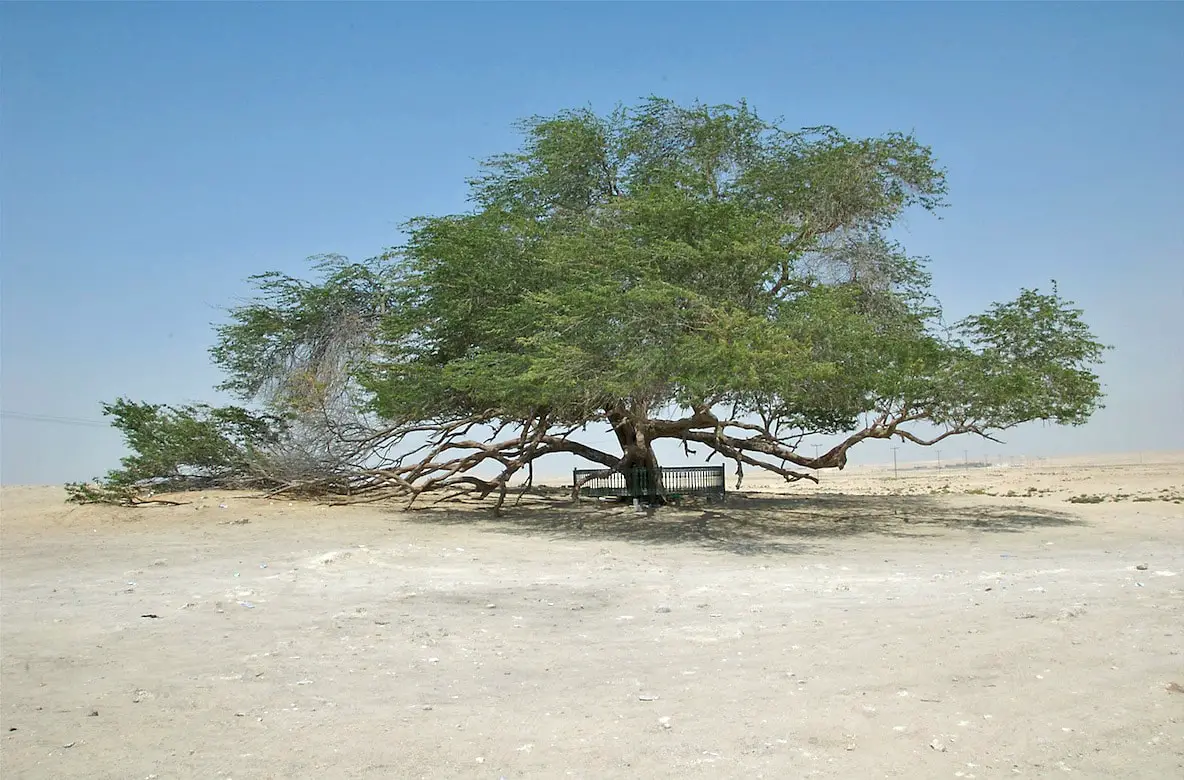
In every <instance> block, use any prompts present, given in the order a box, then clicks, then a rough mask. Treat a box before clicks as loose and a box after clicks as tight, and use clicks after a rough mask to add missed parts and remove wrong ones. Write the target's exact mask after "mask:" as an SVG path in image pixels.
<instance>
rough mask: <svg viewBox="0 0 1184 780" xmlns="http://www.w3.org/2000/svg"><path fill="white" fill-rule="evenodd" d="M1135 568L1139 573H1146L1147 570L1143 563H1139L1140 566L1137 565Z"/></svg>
mask: <svg viewBox="0 0 1184 780" xmlns="http://www.w3.org/2000/svg"><path fill="white" fill-rule="evenodd" d="M1135 568H1136V569H1138V570H1139V571H1147V568H1148V567H1147V564H1145V563H1140V564H1139V565H1138V566H1136V567H1135Z"/></svg>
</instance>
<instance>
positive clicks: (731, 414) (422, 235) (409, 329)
mask: <svg viewBox="0 0 1184 780" xmlns="http://www.w3.org/2000/svg"><path fill="white" fill-rule="evenodd" d="M521 129H522V135H523V143H522V146H521V148H520V149H519V150H518V151H516V152H513V153H510V154H505V155H501V156H498V157H495V158H493V159H491V160H489V161H487V162H486V163H485V164H484V166H483V168H482V169H481V172H480V174H479V175H478V176H476V177H475V178H474V179H473V180H471V182H470V184H471V193H472V196H471V204H472V206H471V208H470V209H469V210H468V211H466V212H465V213H461V214H455V215H448V216H436V217H423V218H419V219H416V220H413V221H412V222H410V223H409V225H408V226H407V232H408V236H409V237H408V239H407V241H406V243H405V244H404V245H402V246H401V247H398V248H396V249H393V250H390V251H388V252H387V253H385V254H383V255H382V256H380V257H377V258H374V259H372V260H370V261H366V262H364V263H349V262H348V261H345V260H344V259H341V258H329V259H328V260H327V261H326V263H325V265H324V270H325V272H326V273H325V275H324V276H323V278H322V279H321V280H320V281H317V282H305V281H301V280H298V279H294V278H291V277H287V276H283V275H278V274H268V275H265V276H262V277H257V278H256V280H257V282H258V286H259V295H258V297H256V298H255V299H254V300H251V301H249V302H247V303H245V304H244V305H241V306H239V307H237V308H235V309H233V310H232V311H231V318H230V321H229V323H228V324H226V325H224V326H223V327H221V328H220V329H219V340H218V344H217V346H216V347H215V348H214V351H213V355H214V358H215V361H216V362H217V363H218V364H219V365H220V366H221V367H222V368H223V369H225V370H226V371H227V374H228V377H229V378H228V381H227V383H226V387H227V388H228V389H231V390H234V391H236V392H238V393H239V394H240V395H241V396H242V397H243V398H244V399H246V400H248V401H254V402H259V401H262V402H264V403H265V404H266V405H267V406H269V407H270V408H271V409H273V410H279V411H285V412H286V413H288V415H289V416H290V417H293V418H294V419H297V420H303V421H304V422H305V424H306V427H308V428H309V429H316V430H318V431H320V433H319V434H317V435H315V436H312V437H311V438H312V439H313V440H315V441H317V442H319V443H318V444H317V446H318V447H322V448H330V447H337V449H336V450H335V451H334V452H335V453H336V454H335V455H334V457H335V458H336V459H337V460H335V461H334V462H339V463H343V464H346V465H348V468H349V469H351V470H352V473H353V474H354V477H353V482H352V484H353V486H354V487H353V489H355V490H364V489H373V488H378V487H392V488H396V489H399V490H402V491H406V492H408V493H410V495H411V496H412V499H413V500H414V496H417V495H419V494H420V493H421V492H423V491H426V490H436V489H441V488H448V487H458V488H471V489H476V491H477V492H479V493H480V494H482V495H488V494H489V493H491V492H497V493H498V494H499V496H500V497H501V498H504V496H505V492H506V486H507V483H508V482H509V480H511V478H514V477H515V476H516V475H518V476H521V475H522V472H524V470H525V471H529V469H530V468H531V464H532V463H533V462H534V461H535V460H537V459H539V458H541V457H543V456H546V455H551V454H555V453H567V454H570V455H576V456H579V457H581V458H584V459H586V460H588V461H591V462H593V463H596V464H600V465H601V466H603V467H605V468H606V469H614V470H622V471H624V470H629V469H634V468H644V469H649V470H651V471H652V470H654V469H656V467H657V465H658V462H657V457H656V455H655V449H654V445H655V442H658V441H661V440H664V439H665V440H674V441H676V442H680V443H682V445H683V446H685V447H688V448H689V447H691V446H696V447H699V448H706V449H707V450H709V451H711V452H712V454H715V453H718V455H720V456H722V457H724V458H726V459H730V460H731V461H733V462H734V463H735V464H736V466H737V469H738V473H739V474H742V473H743V469H744V468H745V467H755V468H760V469H764V470H766V471H770V472H773V473H775V474H778V475H781V476H782V477H784V478H786V479H788V480H799V479H813V478H814V477H813V475H812V474H811V473H810V471H811V470H817V469H825V468H842V467H843V466H844V464H845V463H846V460H847V452H848V450H849V449H850V448H851V447H852V446H854V445H856V444H858V443H859V442H861V441H864V440H866V439H888V438H898V439H903V440H907V441H912V442H915V443H918V444H926V445H928V444H934V443H936V442H938V441H941V440H942V439H945V438H947V437H950V436H955V435H959V434H977V435H979V436H986V437H991V436H992V435H994V434H997V433H998V432H999V431H1002V430H1005V429H1008V428H1011V427H1013V426H1016V425H1019V424H1021V423H1024V422H1027V421H1031V420H1051V421H1055V422H1057V423H1064V424H1070V425H1077V424H1081V423H1083V422H1084V421H1085V420H1086V419H1088V417H1089V416H1090V414H1091V413H1092V412H1094V411H1095V410H1096V409H1097V408H1099V405H1100V400H1101V389H1100V385H1099V382H1098V378H1097V377H1096V375H1095V374H1094V373H1093V372H1092V370H1091V369H1092V367H1093V366H1094V365H1095V364H1096V363H1097V362H1098V361H1099V359H1100V357H1101V354H1102V351H1103V349H1104V348H1103V347H1102V345H1100V344H1099V343H1098V342H1097V341H1096V340H1095V339H1094V337H1093V336H1092V334H1091V333H1090V331H1089V329H1088V327H1087V326H1086V325H1085V324H1084V322H1083V321H1082V318H1081V313H1080V312H1079V311H1078V310H1076V309H1074V308H1072V307H1071V305H1070V304H1069V303H1067V302H1066V301H1064V300H1062V299H1061V298H1060V297H1059V296H1058V293H1057V291H1056V288H1055V285H1054V287H1053V289H1052V291H1051V292H1048V293H1042V292H1038V291H1034V290H1024V291H1022V292H1021V293H1020V294H1019V296H1018V297H1017V298H1016V300H1014V301H1012V302H1008V303H1000V304H996V305H994V306H992V307H990V308H989V309H988V310H987V311H986V312H985V313H984V314H981V315H978V316H974V317H969V318H967V319H964V320H961V321H959V322H956V323H951V324H947V323H945V322H944V321H943V319H942V315H941V310H940V308H939V305H938V303H937V302H936V301H935V300H934V299H933V298H932V296H931V295H930V292H929V276H928V273H927V271H926V267H925V263H924V262H923V261H922V260H921V259H918V258H915V257H910V256H909V255H907V254H906V253H905V251H904V250H903V249H902V248H901V247H900V246H899V245H897V243H895V242H894V241H893V240H892V239H891V238H890V237H889V231H890V229H891V227H892V226H893V225H894V223H895V222H896V221H897V220H898V219H899V218H900V217H901V216H902V215H903V214H905V212H906V211H909V210H910V209H922V210H930V211H932V210H934V209H937V208H939V207H941V206H943V205H944V203H943V199H944V195H945V192H946V185H945V175H944V172H943V170H942V169H941V168H940V167H939V166H938V164H937V163H936V161H935V159H934V157H933V154H932V153H931V151H930V150H929V149H928V148H927V147H925V146H923V145H921V144H920V143H919V142H918V141H917V140H916V139H914V138H913V137H912V136H910V135H905V134H899V133H890V134H888V135H884V136H882V137H876V138H851V137H848V136H845V135H843V134H841V133H840V132H839V131H837V130H835V129H833V128H830V127H813V128H807V129H804V130H799V131H789V130H786V129H783V128H782V127H781V126H779V125H778V124H775V123H771V122H767V121H765V120H762V119H761V118H759V117H758V116H757V115H756V114H755V113H754V112H753V111H752V110H751V109H750V108H749V107H748V106H747V105H745V104H743V103H741V104H739V105H736V106H708V105H701V104H693V105H690V106H680V105H676V104H675V103H672V102H670V101H668V100H661V99H656V98H654V99H650V100H648V101H645V102H643V103H641V104H640V105H638V106H636V107H634V108H630V109H619V110H617V111H615V112H613V113H611V114H609V115H607V116H601V115H597V114H595V113H593V112H591V111H588V110H575V111H567V112H563V113H561V114H558V115H556V116H551V117H535V118H531V119H528V120H526V121H524V122H523V123H522V125H521ZM589 426H604V427H605V428H606V429H607V430H611V432H612V433H613V434H614V435H615V439H616V442H617V444H618V447H617V448H616V449H614V450H613V451H606V450H603V449H599V448H596V447H593V446H590V445H589V443H588V442H587V440H586V439H585V440H581V432H582V431H585V430H587V429H588V427H589ZM918 426H919V427H918ZM920 430H926V431H928V433H926V434H924V435H922V434H921V433H919V432H918V431H920ZM476 431H481V432H482V433H481V435H475V432H476ZM816 434H829V435H835V434H840V435H841V436H840V437H839V443H838V444H836V445H835V446H834V447H832V448H831V449H830V450H829V451H827V452H825V453H821V454H819V455H817V456H816V457H811V456H809V455H807V454H806V453H803V452H799V448H798V445H799V444H800V443H801V441H802V439H803V438H804V437H806V436H810V435H816ZM409 442H414V443H415V445H416V446H414V447H410V446H408V443H409ZM488 464H495V465H496V468H495V469H494V470H493V471H492V472H490V471H489V470H488V469H483V468H482V467H483V466H485V465H488ZM499 506H500V498H499Z"/></svg>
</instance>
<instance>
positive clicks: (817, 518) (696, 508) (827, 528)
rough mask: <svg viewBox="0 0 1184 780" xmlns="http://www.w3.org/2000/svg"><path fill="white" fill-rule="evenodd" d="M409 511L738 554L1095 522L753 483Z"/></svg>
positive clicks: (534, 532) (517, 530)
mask: <svg viewBox="0 0 1184 780" xmlns="http://www.w3.org/2000/svg"><path fill="white" fill-rule="evenodd" d="M509 503H510V502H508V503H507V506H508V505H509ZM403 517H404V519H410V520H412V521H414V522H423V523H433V524H440V523H443V524H448V525H474V526H477V527H480V528H481V529H482V530H487V531H492V532H496V533H506V534H521V535H524V536H546V537H550V538H555V539H570V540H573V541H576V540H592V541H595V540H618V541H627V542H633V543H637V544H655V545H689V546H695V547H702V548H704V549H712V550H720V551H724V552H730V553H735V554H738V555H773V554H799V553H805V552H809V551H811V550H812V549H814V548H815V547H817V545H818V544H819V543H821V542H824V541H827V540H832V539H838V538H843V537H852V536H858V535H879V536H887V537H897V538H923V537H926V536H937V535H940V534H942V533H944V532H947V531H950V530H964V531H971V532H982V533H1020V532H1023V531H1030V530H1037V529H1041V528H1056V527H1066V526H1080V525H1085V523H1084V521H1082V520H1080V519H1078V518H1076V517H1074V516H1073V515H1070V514H1068V513H1065V512H1058V511H1056V510H1051V509H1043V508H1038V507H1032V506H1024V505H1021V504H1016V505H1015V506H1000V505H983V504H961V505H960V503H959V502H957V501H950V500H943V499H939V498H934V497H929V496H866V495H836V494H823V495H813V496H803V497H792V496H775V495H765V494H752V493H749V494H744V493H733V494H730V495H729V496H728V498H727V500H726V501H725V502H722V503H705V504H697V505H684V506H680V507H673V506H671V507H663V508H661V509H659V510H657V511H650V512H645V513H639V512H637V511H635V510H634V509H633V508H632V507H630V506H626V505H621V504H613V503H602V502H595V501H583V502H581V503H579V504H572V503H571V501H570V500H567V499H565V498H562V497H561V494H558V493H544V492H538V493H533V494H531V495H530V496H529V497H527V498H526V499H524V500H523V502H522V504H521V505H519V506H517V507H515V508H512V509H507V511H506V512H505V514H504V515H503V516H502V517H497V518H494V517H491V515H490V512H489V509H488V508H487V507H482V506H480V505H475V504H464V505H459V506H458V505H451V506H448V507H442V506H441V507H436V508H432V509H427V510H424V511H416V512H411V513H409V514H407V515H404V516H403Z"/></svg>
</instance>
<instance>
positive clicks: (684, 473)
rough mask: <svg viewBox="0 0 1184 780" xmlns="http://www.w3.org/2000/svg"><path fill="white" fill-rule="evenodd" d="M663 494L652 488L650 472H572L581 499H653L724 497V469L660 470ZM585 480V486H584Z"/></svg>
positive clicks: (704, 467)
mask: <svg viewBox="0 0 1184 780" xmlns="http://www.w3.org/2000/svg"><path fill="white" fill-rule="evenodd" d="M658 471H659V473H660V477H659V478H660V479H661V482H662V485H661V490H659V488H658V485H656V484H653V482H654V480H653V479H651V475H650V472H649V471H648V470H647V469H644V468H639V469H632V470H631V471H629V472H628V474H623V473H621V472H619V471H614V472H611V473H609V474H605V473H604V472H605V470H604V469H573V470H572V473H571V479H572V485H579V486H580V488H579V492H580V495H581V496H586V497H589V498H599V497H602V496H615V497H618V498H654V497H656V496H658V495H664V496H669V497H677V496H708V497H722V496H723V495H724V493H725V492H726V488H725V477H724V467H723V466H670V467H662V468H659V469H658ZM582 480H586V481H584V483H583V484H582V485H581V484H580V482H581V481H582Z"/></svg>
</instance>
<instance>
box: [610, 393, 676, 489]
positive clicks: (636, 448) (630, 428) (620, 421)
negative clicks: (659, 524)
mask: <svg viewBox="0 0 1184 780" xmlns="http://www.w3.org/2000/svg"><path fill="white" fill-rule="evenodd" d="M605 413H606V414H607V415H608V421H609V424H610V425H612V428H613V433H615V434H616V436H617V443H618V444H620V446H621V455H622V460H623V463H622V466H621V472H622V474H623V475H624V477H625V482H626V484H627V485H629V493H630V495H633V496H638V495H642V496H645V497H647V498H656V497H661V496H663V495H665V493H666V491H665V489H664V488H663V486H662V471H661V468H660V467H659V465H658V456H657V454H656V453H655V452H654V446H653V443H652V442H651V441H650V439H649V437H648V436H647V435H646V431H645V429H644V428H643V427H641V426H638V425H637V424H636V423H635V422H634V421H633V420H632V419H631V418H630V417H629V416H628V415H627V414H625V411H624V409H623V408H622V407H621V406H620V405H618V406H617V407H616V408H613V409H606V410H605Z"/></svg>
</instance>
